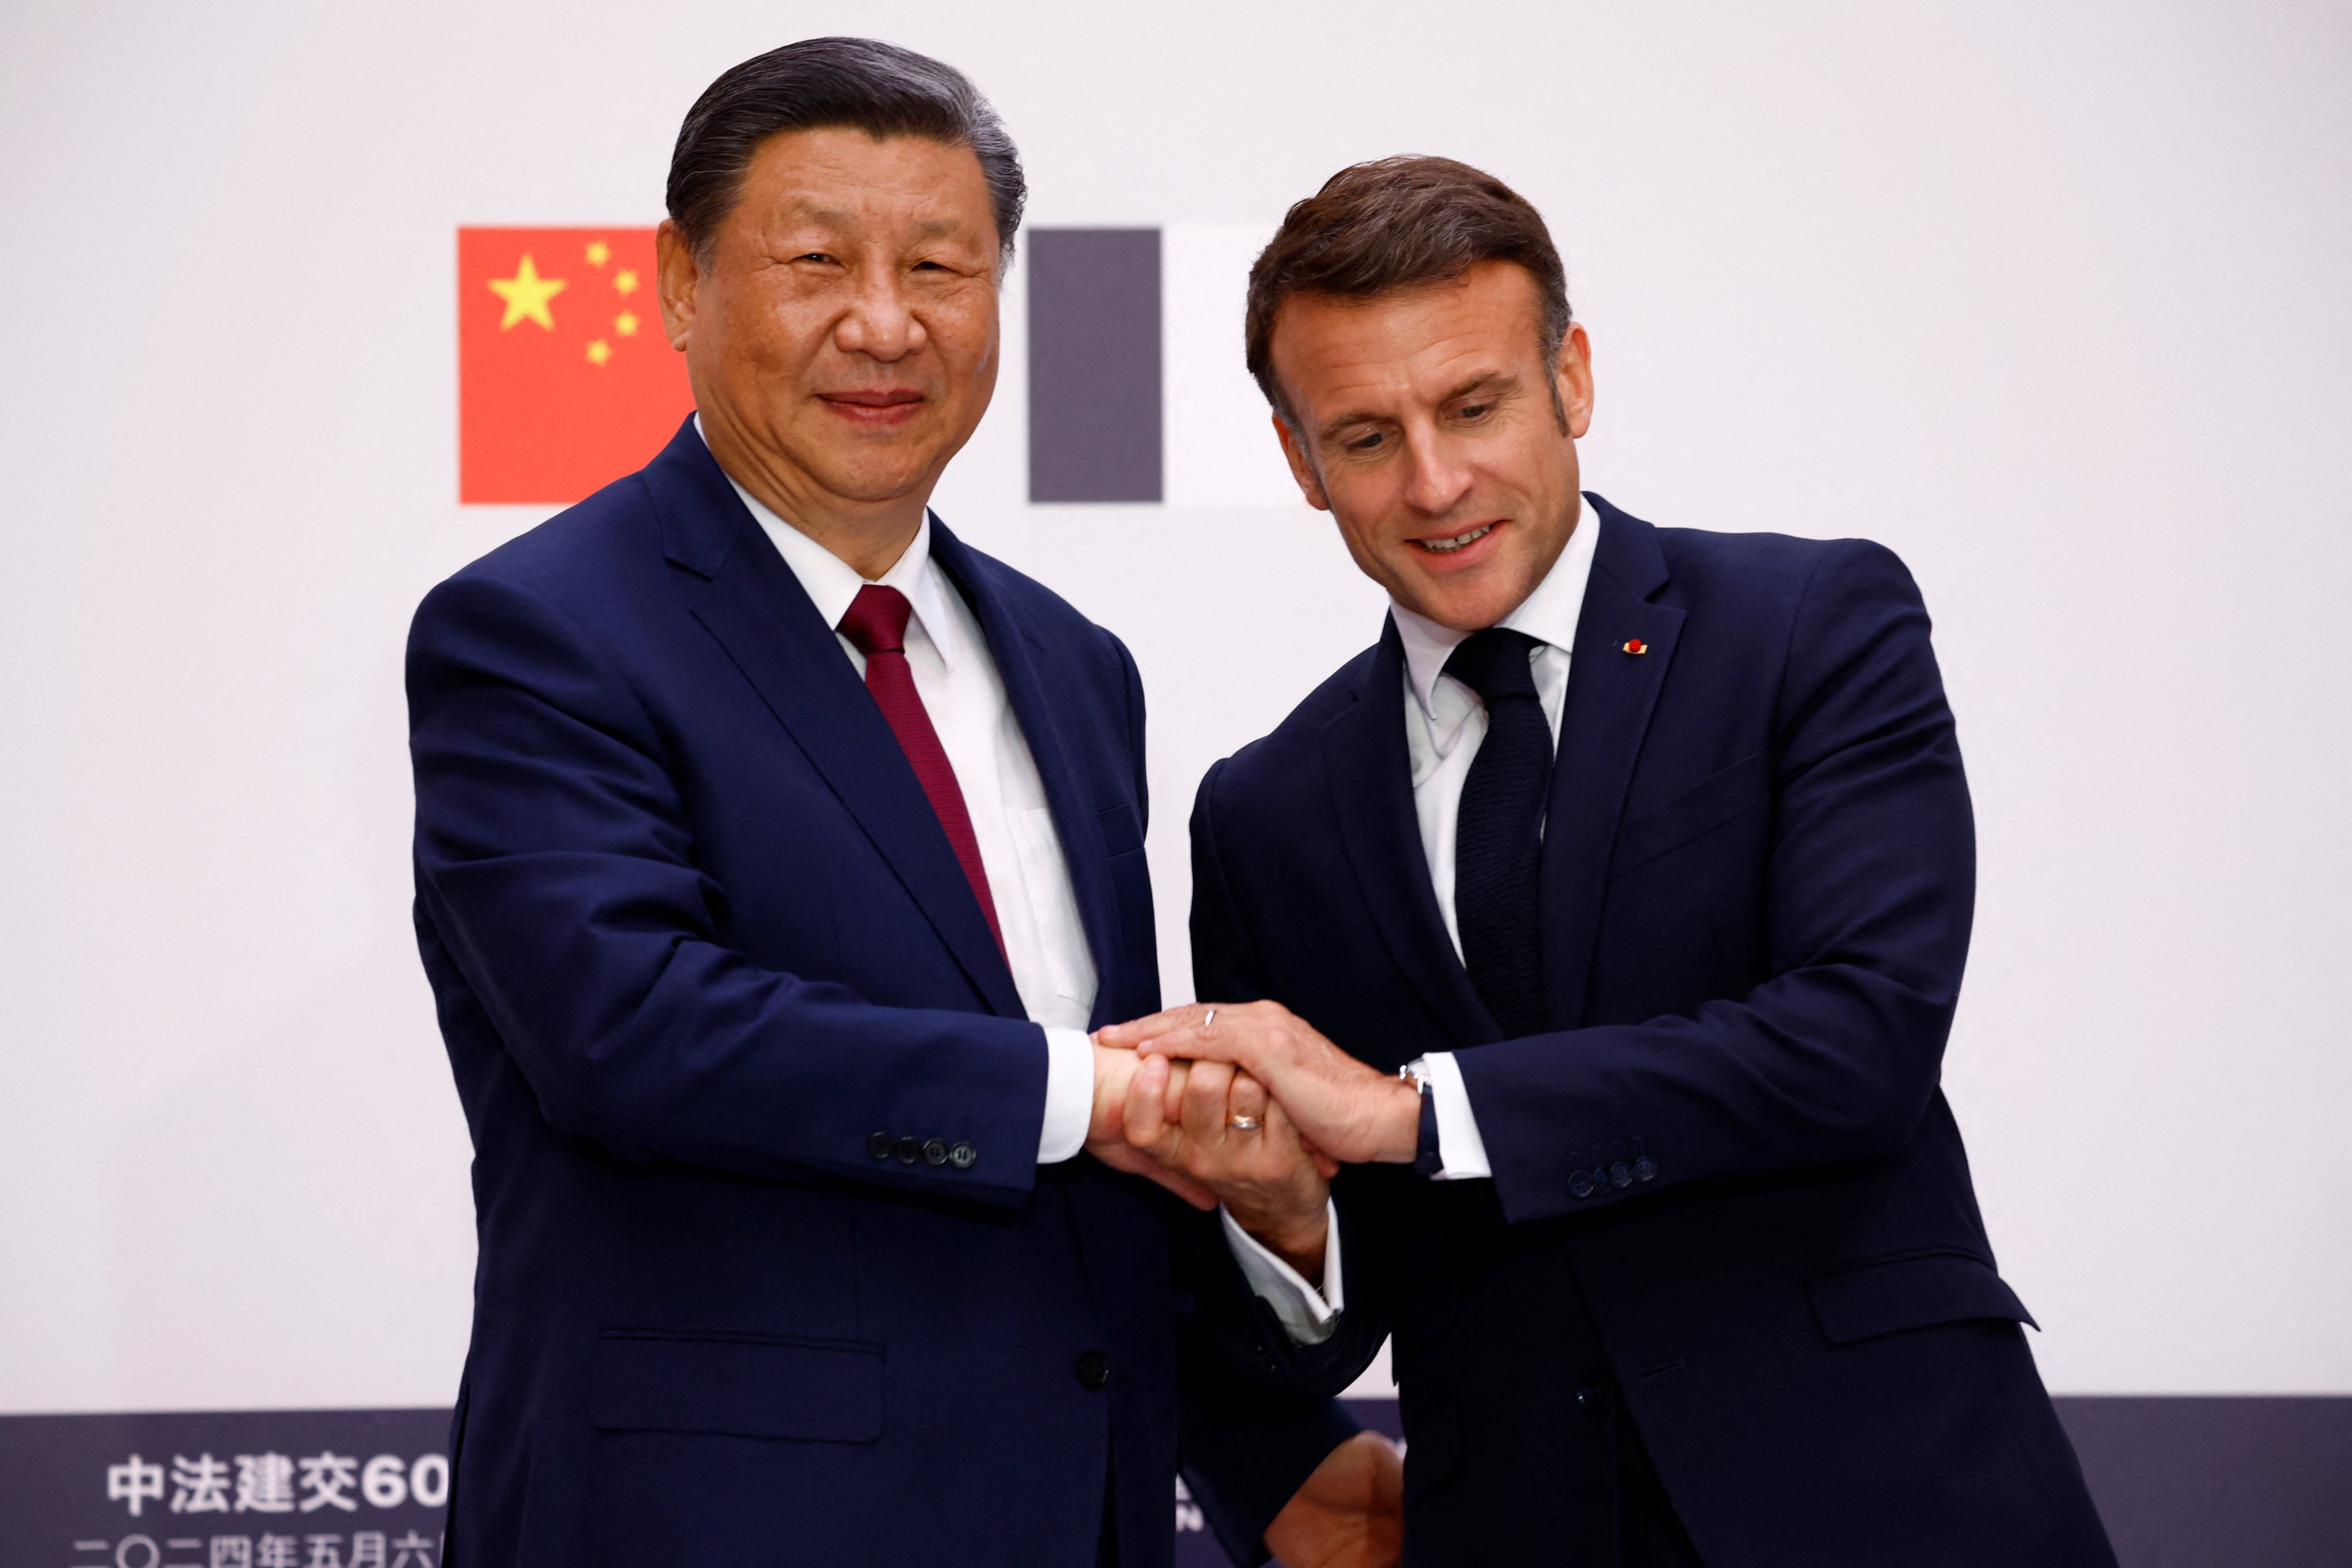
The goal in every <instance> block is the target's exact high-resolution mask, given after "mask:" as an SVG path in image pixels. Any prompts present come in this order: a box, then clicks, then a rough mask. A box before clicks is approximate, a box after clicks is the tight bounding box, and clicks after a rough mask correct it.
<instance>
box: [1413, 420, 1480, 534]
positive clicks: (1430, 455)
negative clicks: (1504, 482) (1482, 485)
mask: <svg viewBox="0 0 2352 1568" xmlns="http://www.w3.org/2000/svg"><path fill="white" fill-rule="evenodd" d="M1404 460H1405V487H1404V501H1405V504H1406V505H1407V506H1409V507H1411V508H1412V510H1415V511H1417V512H1420V513H1422V514H1423V515H1424V516H1428V517H1444V515H1445V514H1446V513H1447V512H1449V511H1452V510H1454V508H1455V507H1457V506H1459V505H1461V504H1462V502H1463V501H1465V500H1467V499H1469V495H1470V489H1471V486H1472V485H1473V484H1474V483H1475V479H1474V478H1473V476H1472V474H1471V471H1470V465H1469V464H1468V463H1466V462H1465V461H1463V460H1462V456H1461V454H1459V453H1457V452H1455V451H1454V444H1453V443H1452V442H1450V441H1447V440H1446V439H1445V438H1444V437H1442V436H1440V435H1439V434H1438V432H1437V431H1436V429H1435V428H1434V427H1433V426H1428V425H1423V426H1421V427H1420V428H1418V429H1411V430H1407V431H1406V432H1405V440H1404Z"/></svg>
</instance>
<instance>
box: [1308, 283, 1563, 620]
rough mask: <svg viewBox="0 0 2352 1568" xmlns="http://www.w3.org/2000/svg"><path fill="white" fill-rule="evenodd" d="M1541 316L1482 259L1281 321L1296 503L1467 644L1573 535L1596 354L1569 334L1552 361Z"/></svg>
mask: <svg viewBox="0 0 2352 1568" xmlns="http://www.w3.org/2000/svg"><path fill="white" fill-rule="evenodd" d="M1542 310H1543V306H1542V299H1541V296H1540V294H1539V292H1538V289H1537V286H1536V282H1535V279H1534V278H1533V277H1532V276H1530V275H1529V274H1528V271H1527V269H1526V268H1522V267H1518V266H1516V265H1514V264H1512V263H1510V262H1504V261H1486V262H1480V263H1479V264H1477V265H1476V266H1475V267H1473V268H1471V269H1470V270H1469V271H1468V272H1466V273H1465V274H1464V275H1463V276H1462V277H1461V278H1459V279H1455V280H1454V281H1453V282H1449V283H1437V284H1431V285H1428V286H1426V287H1422V288H1415V289H1400V290H1398V291H1396V292H1394V293H1391V294H1381V295H1376V296H1374V297H1373V298H1371V299H1370V300H1342V299H1338V298H1335V297H1333V296H1330V295H1327V294H1301V295H1296V296H1294V297H1292V298H1291V299H1288V300H1285V301H1284V302H1283V304H1282V307H1281V310H1280V311H1279V312H1278V313H1277V314H1276V318H1275V323H1274V335H1273V341H1272V344H1271V348H1272V354H1273V364H1274V373H1275V377H1276V381H1277V382H1278V383H1279V384H1280V385H1281V386H1282V388H1283V391H1284V392H1285V394H1286V395H1287V396H1288V398H1289V402H1290V406H1291V409H1292V412H1293V413H1294V414H1295V415H1296V416H1297V420H1298V429H1297V432H1293V431H1292V430H1291V429H1290V428H1289V427H1288V426H1286V425H1285V424H1284V423H1283V421H1282V419H1281V418H1280V417H1279V416H1276V420H1275V428H1276V432H1277V434H1278V435H1279V436H1280V437H1281V439H1282V446H1283V451H1284V454H1285V455H1286V457H1287V458H1289V459H1290V468H1291V473H1292V474H1293V475H1294V476H1295V477H1296V478H1297V480H1298V487H1299V489H1302V490H1303V491H1305V492H1306V495H1307V500H1308V501H1309V502H1310V503H1312V504H1313V505H1315V506H1318V507H1320V508H1322V509H1324V510H1328V512H1330V513H1331V515H1332V517H1333V518H1334V519H1335V520H1336V521H1338V522H1339V533H1340V536H1341V537H1342V538H1343V539H1345V540H1346V541H1347V544H1348V551H1349V554H1351V555H1353V556H1354V557H1355V558H1356V564H1357V565H1358V566H1360V567H1361V568H1362V569H1363V571H1364V574H1366V575H1367V576H1369V577H1370V578H1372V579H1373V580H1374V581H1375V582H1377V583H1379V584H1381V586H1382V587H1384V588H1386V589H1387V590H1388V591H1389V593H1390V595H1391V596H1393V597H1394V598H1395V599H1396V601H1397V602H1398V603H1399V604H1402V605H1404V606H1405V607H1406V608H1407V609H1410V610H1413V611H1416V612H1418V613H1419V614H1421V615H1423V616H1428V617H1429V618H1430V619H1431V620H1433V621H1436V622H1438V623H1440V624H1441V625H1444V626H1451V627H1453V628H1454V629H1455V630H1457V631H1475V630H1477V629H1479V628H1481V627H1485V626H1493V625H1494V624H1495V623H1496V622H1497V621H1499V620H1501V619H1502V618H1503V617H1504V616H1507V615H1509V614H1510V613H1511V612H1512V611H1513V610H1514V609H1517V607H1518V605H1519V604H1520V602H1521V601H1522V600H1524V599H1526V598H1527V596H1528V594H1530V593H1532V592H1533V591H1534V589H1535V586H1536V584H1538V583H1539V582H1541V581H1542V580H1543V577H1544V574H1546V573H1548V572H1549V571H1550V570H1551V568H1552V563H1554V562H1555V561H1557V560H1559V552H1560V549H1561V547H1562V546H1563V545H1565V544H1566V543H1567V542H1568V536H1569V535H1570V533H1571V532H1573V531H1575V528H1576V518H1577V510H1578V498H1577V470H1576V438H1577V437H1580V436H1582V435H1583V434H1584V432H1585V429H1586V427H1587V426H1589V425H1590V424H1591V419H1592V371H1591V349H1590V346H1589V345H1588V343H1587V342H1586V341H1585V336H1584V329H1583V328H1581V327H1574V328H1571V329H1570V332H1569V335H1568V340H1567V342H1563V343H1562V344H1561V345H1560V353H1559V361H1558V363H1553V364H1547V363H1544V355H1543V350H1542V344H1541V342H1539V339H1538V333H1539V329H1540V323H1541V320H1542ZM1555 387H1557V389H1558V393H1559V406H1558V409H1557V410H1555V407H1554V405H1553V402H1552V396H1553V392H1554V389H1555ZM1563 415H1564V416H1565V420H1566V428H1564V429H1563V428H1562V427H1561V425H1562V416H1563Z"/></svg>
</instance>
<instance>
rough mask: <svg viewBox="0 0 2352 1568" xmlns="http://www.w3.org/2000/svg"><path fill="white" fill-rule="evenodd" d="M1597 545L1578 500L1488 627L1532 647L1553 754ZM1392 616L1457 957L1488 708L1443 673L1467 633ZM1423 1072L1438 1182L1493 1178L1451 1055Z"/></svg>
mask: <svg viewBox="0 0 2352 1568" xmlns="http://www.w3.org/2000/svg"><path fill="white" fill-rule="evenodd" d="M1600 539H1601V518H1600V516H1599V514H1597V513H1596V512H1594V511H1593V510H1592V505H1591V502H1590V501H1580V502H1579V503H1578V510H1577V514H1576V531H1574V532H1573V533H1571V534H1570V535H1569V536H1568V544H1567V546H1566V548H1564V549H1562V550H1561V551H1560V552H1559V560H1558V561H1555V562H1553V563H1552V567H1551V570H1550V571H1549V572H1548V573H1546V574H1544V580H1543V581H1542V582H1540V583H1538V584H1536V588H1535V592H1534V593H1532V594H1529V595H1528V596H1527V598H1526V599H1525V600H1524V601H1523V602H1521V604H1520V605H1519V607H1518V608H1517V609H1516V610H1513V611H1512V612H1511V613H1510V614H1509V615H1507V616H1504V617H1503V618H1502V619H1501V620H1499V621H1497V622H1496V623H1495V624H1496V626H1507V627H1508V628H1509V629H1510V630H1512V631H1515V632H1524V633H1526V634H1527V635H1528V637H1534V638H1535V639H1537V643H1538V646H1537V647H1534V648H1531V649H1529V650H1528V669H1529V672H1530V673H1531V674H1533V675H1534V677H1535V681H1536V696H1537V697H1538V699H1539V700H1541V701H1542V703H1543V710H1544V718H1545V719H1546V720H1547V721H1549V722H1550V724H1551V741H1552V746H1553V748H1554V749H1555V750H1557V749H1558V747H1559V716H1560V711H1561V710H1562V709H1563V708H1565V707H1566V706H1567V701H1568V662H1569V652H1570V649H1571V648H1573V647H1575V646H1576V623H1577V620H1578V617H1579V616H1581V615H1582V614H1583V612H1584V588H1585V584H1586V583H1588V582H1589V581H1590V580H1591V576H1592V555H1593V551H1594V550H1595V549H1596V548H1597V546H1598V545H1599V543H1600ZM1389 614H1390V615H1391V616H1393V617H1394V618H1395V620H1396V626H1397V632H1398V634H1399V636H1401V637H1402V638H1403V640H1404V743H1405V752H1406V754H1407V756H1409V757H1410V758H1411V759H1412V809H1413V815H1414V816H1415V817H1417V818H1418V819H1419V820H1420V823H1421V847H1422V852H1423V856H1424V858H1426V859H1427V860H1428V862H1429V881H1430V886H1431V887H1432V888H1433V889H1434V890H1435V892H1436V894H1437V909H1438V912H1439V913H1440V914H1442V915H1444V917H1445V934H1446V935H1447V936H1449V937H1451V938H1453V940H1454V956H1455V957H1457V958H1458V957H1460V956H1461V955H1462V925H1461V922H1460V921H1458V920H1457V919H1456V918H1455V916H1454V826H1455V823H1456V821H1457V820H1458V819H1459V817H1460V816H1461V813H1462V785H1463V784H1464V783H1465V781H1466V780H1467V779H1468V778H1469V776H1470V763H1472V761H1473V760H1475V758H1476V757H1477V755H1478V747H1479V745H1480V744H1481V743H1482V742H1485V740H1486V704H1485V703H1484V702H1482V701H1480V700H1478V694H1477V693H1476V692H1475V691H1473V690H1471V689H1469V688H1468V687H1467V686H1465V685H1463V684H1462V682H1460V681H1458V680H1456V679H1454V678H1453V677H1452V676H1450V675H1447V674H1446V673H1444V671H1445V661H1446V659H1447V658H1450V657H1451V656H1452V655H1453V652H1454V649H1455V648H1456V647H1460V646H1461V645H1462V643H1463V642H1464V641H1465V640H1466V639H1467V638H1468V637H1469V636H1470V634H1469V633H1468V632H1457V631H1455V630H1454V629H1453V628H1451V627H1450V626H1439V625H1438V624H1437V623H1436V622H1435V621H1433V620H1428V619H1425V618H1423V616H1417V615H1415V614H1414V613H1413V612H1412V611H1411V610H1408V609H1406V608H1405V607H1404V606H1403V605H1399V604H1395V603H1393V602H1391V604H1390V605H1389ZM1422 1066H1423V1070H1424V1071H1425V1072H1426V1073H1427V1074H1428V1077H1429V1092H1430V1097H1431V1098H1432V1099H1433V1100H1435V1101H1436V1106H1435V1110H1436V1111H1437V1152H1438V1157H1439V1159H1440V1160H1441V1161H1443V1162H1444V1163H1443V1164H1442V1166H1441V1167H1440V1169H1439V1170H1438V1173H1437V1179H1438V1180H1439V1181H1441V1182H1445V1181H1462V1180H1465V1179H1468V1178H1474V1177H1491V1176H1493V1175H1494V1173H1495V1172H1494V1167H1493V1166H1491V1165H1489V1164H1488V1163H1486V1140H1485V1139H1484V1138H1482V1137H1480V1136H1479V1134H1478V1119H1477V1118H1476V1117H1475V1115H1473V1114H1471V1110H1470V1093H1469V1090H1468V1089H1466V1088H1465V1086H1464V1085H1463V1082H1462V1068H1461V1067H1460V1065H1459V1064H1457V1063H1456V1062H1455V1061H1454V1053H1453V1052H1452V1051H1432V1052H1430V1053H1429V1055H1427V1056H1426V1057H1423V1058H1422Z"/></svg>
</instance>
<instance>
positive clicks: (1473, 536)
mask: <svg viewBox="0 0 2352 1568" xmlns="http://www.w3.org/2000/svg"><path fill="white" fill-rule="evenodd" d="M1494 531H1495V525H1494V524H1493V523H1491V522H1482V523H1480V524H1479V525H1478V526H1477V527H1475V528H1473V529H1468V530H1466V531H1463V532H1461V533H1454V534H1448V535H1447V536H1446V537H1444V538H1443V539H1416V540H1414V541H1413V543H1414V544H1416V545H1418V546H1420V547H1421V548H1422V549H1423V550H1425V551H1427V552H1429V553H1430V554H1432V555H1456V554H1459V553H1461V552H1463V551H1465V550H1467V549H1469V548H1470V547H1471V546H1472V545H1474V544H1475V543H1477V542H1479V541H1480V540H1482V539H1484V538H1486V536H1487V535H1488V534H1490V533H1492V532H1494Z"/></svg>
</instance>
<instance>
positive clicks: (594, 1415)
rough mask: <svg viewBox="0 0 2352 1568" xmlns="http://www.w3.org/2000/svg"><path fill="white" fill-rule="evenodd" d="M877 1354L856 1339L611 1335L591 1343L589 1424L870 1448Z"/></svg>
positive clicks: (877, 1408)
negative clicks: (790, 1438) (849, 1444)
mask: <svg viewBox="0 0 2352 1568" xmlns="http://www.w3.org/2000/svg"><path fill="white" fill-rule="evenodd" d="M882 1358H883V1352H882V1347H881V1346H880V1345H877V1344H866V1343H863V1342H858V1341H855V1340H816V1339H790V1338H778V1337H767V1336H761V1335H751V1334H744V1335H721V1334H683V1333H664V1332H662V1331H659V1330H644V1331H638V1330H626V1329H608V1330H606V1331H604V1334H603V1336H602V1337H600V1338H599V1339H598V1340H597V1342H596V1353H595V1360H594V1364H593V1370H592V1373H591V1375H590V1383H589V1395H588V1419H589V1424H590V1425H592V1426H596V1427H598V1428H599V1429H601V1430H604V1431H623V1432H701V1433H710V1434H715V1435H718V1436H731V1437H792V1438H798V1439H800V1440H801V1441H803V1442H811V1443H871V1442H874V1441H875V1440H877V1438H879V1437H880V1436H882Z"/></svg>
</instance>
